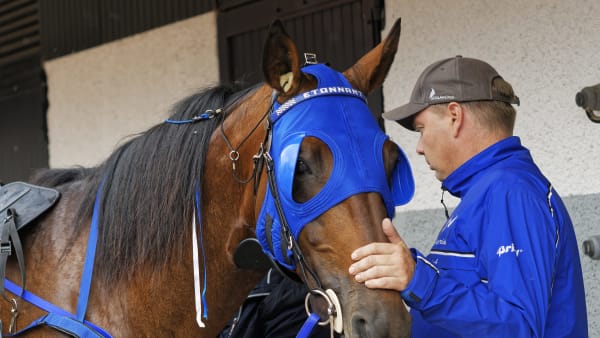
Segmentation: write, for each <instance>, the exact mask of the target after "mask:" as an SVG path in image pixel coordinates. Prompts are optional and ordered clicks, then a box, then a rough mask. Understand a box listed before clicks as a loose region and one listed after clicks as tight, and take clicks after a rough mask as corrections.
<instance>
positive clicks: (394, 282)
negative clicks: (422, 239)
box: [349, 218, 415, 291]
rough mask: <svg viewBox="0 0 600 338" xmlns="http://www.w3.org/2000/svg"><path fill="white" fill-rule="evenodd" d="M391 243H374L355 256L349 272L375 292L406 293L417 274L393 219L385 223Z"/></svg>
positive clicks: (386, 232) (361, 249) (353, 254)
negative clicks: (377, 290)
mask: <svg viewBox="0 0 600 338" xmlns="http://www.w3.org/2000/svg"><path fill="white" fill-rule="evenodd" d="M381 225H382V228H383V232H384V233H385V235H386V236H387V237H388V239H389V241H390V242H391V243H371V244H368V245H365V246H363V247H360V248H358V249H356V250H355V251H354V252H353V253H352V260H354V261H355V263H354V264H352V265H350V269H349V272H350V274H351V275H354V278H355V279H356V281H357V282H359V283H363V282H364V283H365V286H366V287H368V288H371V289H392V290H398V291H402V290H404V289H406V287H407V286H408V283H410V280H411V279H412V276H413V274H414V272H415V260H414V259H413V257H412V255H411V253H410V250H409V249H408V247H407V246H406V243H404V240H403V239H402V237H400V235H399V234H398V232H396V229H395V228H394V225H393V224H392V221H391V220H390V219H389V218H385V219H384V220H383V222H382V224H381Z"/></svg>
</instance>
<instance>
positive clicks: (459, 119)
mask: <svg viewBox="0 0 600 338" xmlns="http://www.w3.org/2000/svg"><path fill="white" fill-rule="evenodd" d="M447 113H448V115H449V117H450V121H451V124H452V125H451V128H452V136H453V137H457V136H458V134H459V133H460V131H461V129H462V127H463V124H464V122H465V110H464V107H463V106H462V105H460V103H458V102H450V103H448V110H447Z"/></svg>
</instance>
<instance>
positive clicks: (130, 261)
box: [42, 84, 257, 282]
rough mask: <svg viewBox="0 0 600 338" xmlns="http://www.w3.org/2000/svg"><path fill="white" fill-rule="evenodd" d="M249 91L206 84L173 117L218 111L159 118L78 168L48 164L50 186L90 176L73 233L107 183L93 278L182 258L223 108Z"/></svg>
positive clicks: (122, 274) (110, 278)
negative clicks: (91, 165)
mask: <svg viewBox="0 0 600 338" xmlns="http://www.w3.org/2000/svg"><path fill="white" fill-rule="evenodd" d="M255 87H257V86H255ZM253 90H254V87H250V88H245V89H244V88H243V87H242V86H241V85H239V84H233V85H220V86H216V87H212V88H208V89H206V90H204V91H201V92H199V93H196V94H193V95H191V96H189V97H187V98H185V99H183V100H181V101H180V102H178V103H177V104H176V105H175V106H174V107H173V108H172V109H171V113H172V115H171V117H170V119H171V120H188V119H191V118H192V117H193V116H195V115H197V114H200V113H202V112H204V111H206V110H208V109H213V110H216V109H218V108H224V113H223V114H219V115H218V116H217V117H215V118H213V119H208V120H202V121H199V122H196V123H189V124H169V123H160V124H157V125H155V126H153V127H151V128H150V129H148V130H147V131H145V132H142V133H140V134H138V135H137V136H135V137H133V138H132V139H130V140H129V141H127V142H126V143H124V144H122V145H121V146H119V147H118V148H117V149H116V150H115V151H114V152H113V153H112V154H111V155H110V156H109V157H108V158H107V159H106V160H105V161H104V162H103V163H101V164H100V165H99V166H97V167H95V168H91V169H86V170H85V171H83V172H82V171H79V172H78V173H76V172H75V171H76V170H74V169H66V170H64V171H60V170H50V172H51V173H49V174H47V176H48V177H46V178H45V180H46V181H45V182H49V183H51V184H52V183H57V182H58V183H62V182H66V181H68V180H73V179H77V178H81V175H82V174H83V173H85V174H87V177H86V178H85V179H86V180H88V183H87V184H86V187H87V188H86V189H87V191H86V192H85V195H84V196H85V197H84V198H83V199H82V203H81V206H80V209H79V211H78V213H77V217H76V222H77V223H79V224H78V230H77V231H79V230H81V229H82V228H84V227H85V226H88V225H89V221H90V217H91V215H92V211H93V206H94V201H95V198H96V192H97V190H98V187H99V186H100V184H101V182H104V183H103V188H102V192H101V194H102V198H101V212H100V217H99V234H98V244H97V249H96V250H97V252H96V264H95V266H96V268H95V270H94V275H95V276H96V277H98V278H100V279H101V280H102V281H104V282H111V281H115V280H119V279H121V278H125V277H128V275H129V274H131V273H132V272H133V270H135V267H141V266H146V267H157V266H160V265H161V264H166V263H167V262H169V261H171V260H172V259H174V258H175V259H177V258H181V257H182V255H183V253H184V252H183V248H184V245H183V244H184V243H187V241H191V233H190V231H185V226H184V225H186V224H189V223H190V222H191V220H192V216H193V213H194V194H195V186H196V184H197V185H198V187H201V186H202V180H203V167H204V162H205V155H206V150H207V148H208V144H209V142H210V138H211V135H212V133H213V131H214V130H215V129H216V128H217V126H218V125H219V124H220V123H221V122H222V121H223V119H224V118H225V117H224V116H225V113H226V112H227V111H229V110H230V108H227V107H231V106H233V105H235V104H236V103H237V102H238V101H239V100H240V99H241V98H243V97H245V96H246V95H247V94H248V93H249V92H251V91H253ZM42 176H43V175H42ZM61 176H62V178H61ZM76 235H77V234H74V236H76ZM167 248H168V249H167ZM154 270H155V269H152V271H154Z"/></svg>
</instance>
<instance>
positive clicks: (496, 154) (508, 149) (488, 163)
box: [442, 136, 530, 198]
mask: <svg viewBox="0 0 600 338" xmlns="http://www.w3.org/2000/svg"><path fill="white" fill-rule="evenodd" d="M514 156H517V157H521V156H527V157H529V158H530V155H529V150H527V149H526V148H525V147H523V146H522V145H521V139H520V138H519V137H517V136H509V137H507V138H505V139H503V140H501V141H498V142H497V143H495V144H493V145H491V146H489V147H488V148H486V149H484V150H483V151H481V152H480V153H479V154H477V155H475V156H473V157H472V158H471V159H469V160H468V161H467V162H465V163H463V164H462V165H461V166H460V167H458V168H457V169H456V170H455V171H454V172H452V173H451V174H450V175H449V176H448V177H446V179H445V180H444V181H442V189H443V190H447V191H448V192H450V193H451V194H452V195H453V196H455V197H458V198H462V196H464V195H465V194H466V193H467V191H468V190H469V188H470V187H471V186H472V185H473V182H474V178H475V177H477V176H478V175H479V173H481V172H483V171H484V170H485V169H487V168H489V167H492V166H494V165H495V164H497V163H498V162H501V161H503V160H505V159H507V158H509V157H514Z"/></svg>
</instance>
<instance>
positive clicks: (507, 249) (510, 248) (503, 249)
mask: <svg viewBox="0 0 600 338" xmlns="http://www.w3.org/2000/svg"><path fill="white" fill-rule="evenodd" d="M522 252H523V250H522V249H517V248H515V243H510V245H500V246H499V247H498V251H496V255H498V257H500V256H502V255H504V254H505V253H514V254H515V255H516V256H517V257H519V254H520V253H522Z"/></svg>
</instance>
